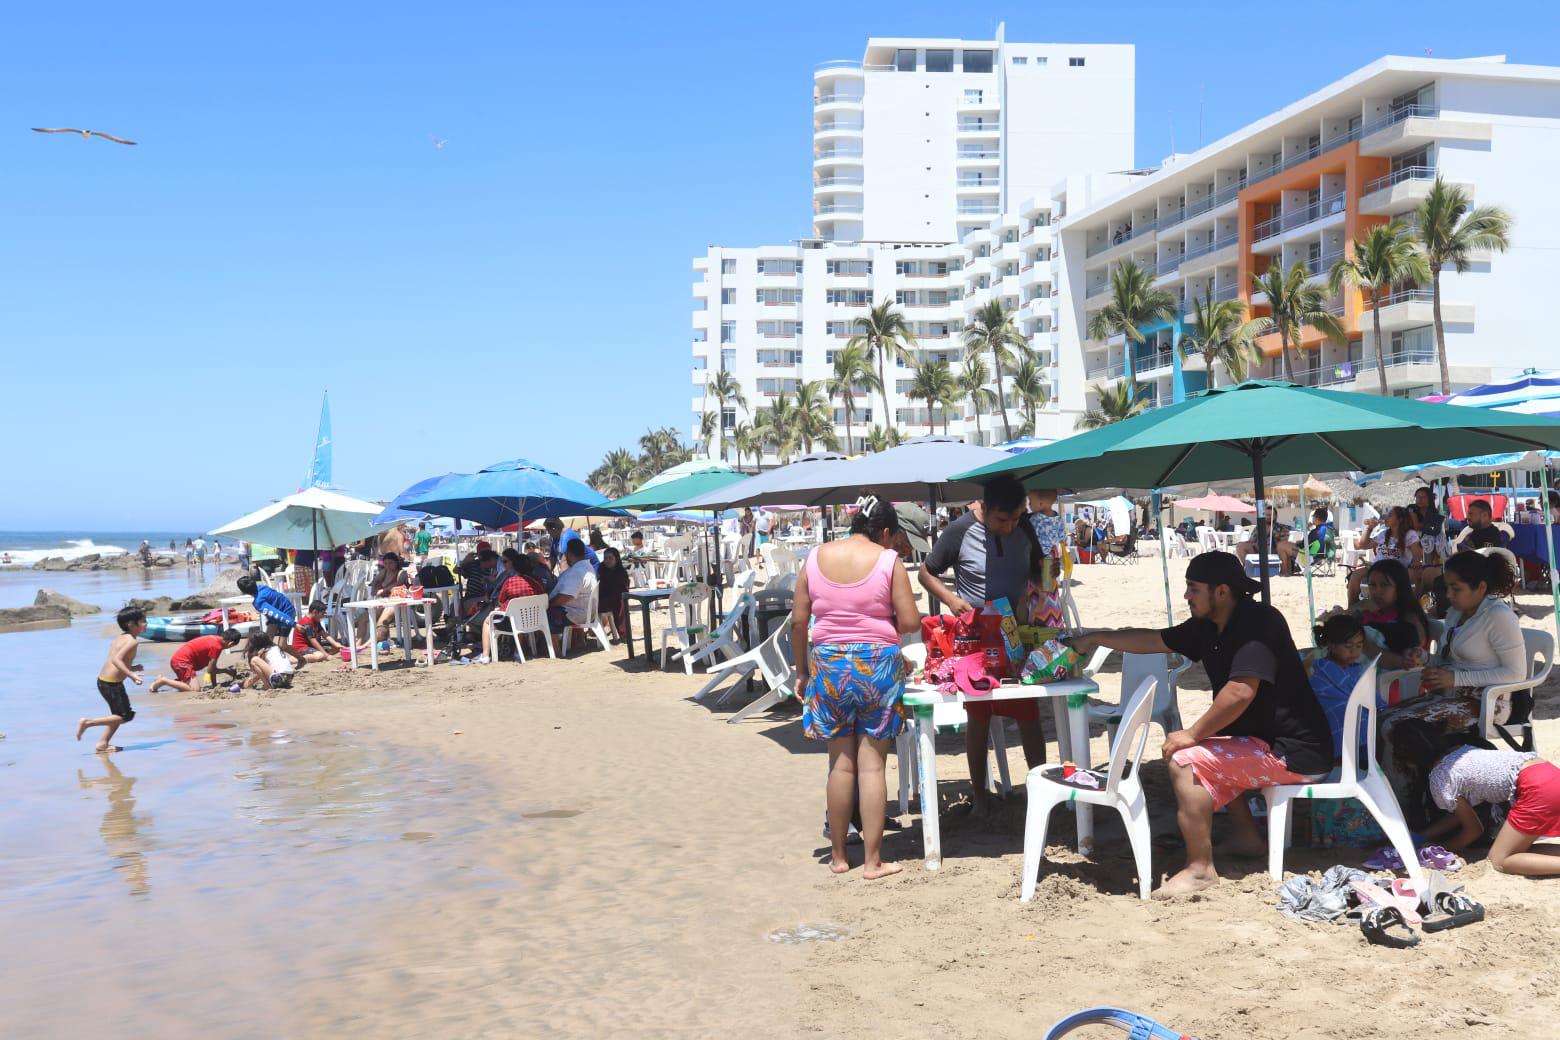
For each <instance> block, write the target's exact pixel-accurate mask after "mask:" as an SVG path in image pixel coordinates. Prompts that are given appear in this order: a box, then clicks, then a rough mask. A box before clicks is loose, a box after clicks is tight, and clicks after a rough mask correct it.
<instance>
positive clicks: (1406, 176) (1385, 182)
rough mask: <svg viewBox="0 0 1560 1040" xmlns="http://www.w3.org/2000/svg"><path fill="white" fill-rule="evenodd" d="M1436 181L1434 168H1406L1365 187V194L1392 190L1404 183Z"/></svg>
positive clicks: (1379, 178) (1378, 178)
mask: <svg viewBox="0 0 1560 1040" xmlns="http://www.w3.org/2000/svg"><path fill="white" fill-rule="evenodd" d="M1433 180H1435V167H1434V166H1405V167H1403V168H1402V169H1401V170H1394V171H1392V172H1391V173H1389V174H1387V175H1386V176H1385V177H1377V178H1376V179H1375V180H1373V181H1371V182H1370V183H1369V184H1367V185H1365V194H1367V195H1369V194H1370V193H1371V192H1373V191H1380V190H1381V189H1383V188H1390V187H1392V185H1394V184H1402V183H1403V182H1404V181H1433Z"/></svg>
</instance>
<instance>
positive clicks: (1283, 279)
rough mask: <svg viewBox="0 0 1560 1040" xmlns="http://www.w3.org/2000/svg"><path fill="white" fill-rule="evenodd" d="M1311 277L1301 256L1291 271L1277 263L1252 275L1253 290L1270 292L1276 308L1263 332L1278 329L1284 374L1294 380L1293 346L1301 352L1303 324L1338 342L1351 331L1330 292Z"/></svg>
mask: <svg viewBox="0 0 1560 1040" xmlns="http://www.w3.org/2000/svg"><path fill="white" fill-rule="evenodd" d="M1310 277H1311V273H1310V272H1309V271H1307V270H1306V269H1305V264H1303V263H1301V262H1300V261H1299V260H1296V261H1295V262H1294V264H1292V265H1291V266H1290V268H1289V270H1288V271H1285V270H1284V269H1283V267H1282V266H1280V265H1279V264H1277V263H1274V264H1273V265H1272V266H1270V267H1269V268H1268V269H1267V271H1266V272H1264V273H1263V274H1260V275H1259V274H1255V273H1253V274H1252V276H1251V288H1252V291H1253V292H1260V293H1266V294H1267V305H1268V309H1269V310H1270V311H1272V315H1271V316H1270V317H1268V318H1266V319H1263V320H1264V322H1265V323H1264V325H1263V326H1262V328H1263V334H1266V333H1269V332H1277V333H1278V353H1279V357H1281V358H1282V359H1283V363H1284V378H1285V379H1287V380H1289V381H1291V382H1293V381H1294V378H1295V374H1294V366H1293V364H1291V362H1290V358H1289V348H1290V346H1291V345H1293V346H1294V348H1295V353H1296V354H1299V353H1300V330H1301V329H1302V328H1303V327H1305V326H1306V325H1309V326H1311V327H1312V328H1313V329H1315V330H1316V331H1317V332H1320V333H1321V334H1322V335H1324V336H1326V337H1327V338H1328V339H1330V340H1332V341H1333V342H1334V343H1343V342H1345V341H1346V340H1347V339H1348V334H1347V333H1346V332H1344V331H1343V322H1341V321H1339V320H1338V316H1337V315H1336V314H1334V313H1333V312H1332V311H1330V310H1328V309H1327V305H1328V299H1327V298H1328V296H1329V295H1330V293H1328V291H1327V290H1325V289H1323V288H1322V287H1321V286H1319V285H1311V284H1310V282H1309V279H1310Z"/></svg>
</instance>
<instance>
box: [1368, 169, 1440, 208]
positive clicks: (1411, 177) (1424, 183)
mask: <svg viewBox="0 0 1560 1040" xmlns="http://www.w3.org/2000/svg"><path fill="white" fill-rule="evenodd" d="M1434 181H1435V167H1434V166H1405V167H1404V168H1403V169H1401V170H1397V171H1395V172H1393V173H1390V174H1388V175H1387V176H1385V177H1377V178H1376V179H1375V180H1373V181H1371V182H1370V183H1368V184H1366V185H1365V191H1364V194H1362V195H1361V196H1360V212H1361V213H1368V214H1370V215H1371V216H1377V217H1389V216H1397V215H1398V214H1400V213H1407V212H1409V211H1410V210H1412V209H1413V208H1414V207H1416V206H1418V205H1419V203H1420V201H1421V200H1422V199H1424V197H1425V196H1426V195H1428V194H1430V185H1431V184H1432V183H1433V182H1434Z"/></svg>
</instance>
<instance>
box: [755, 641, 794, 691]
mask: <svg viewBox="0 0 1560 1040" xmlns="http://www.w3.org/2000/svg"><path fill="white" fill-rule="evenodd" d="M758 670H759V671H760V672H762V673H763V675H764V681H765V682H767V683H769V687H770V689H772V690H776V691H778V690H780V689H781V688H783V687H789V686H790V685H791V680H792V679H793V678H794V676H795V672H796V664H795V662H793V661H792V660H791V626H789V625H781V626H780V627H779V628H777V629H776V630H775V631H774V633H773V634H771V635H770V637H769V638H768V639H766V640H764V642H763V644H762V645H760V646H759V648H758ZM792 692H794V691H792Z"/></svg>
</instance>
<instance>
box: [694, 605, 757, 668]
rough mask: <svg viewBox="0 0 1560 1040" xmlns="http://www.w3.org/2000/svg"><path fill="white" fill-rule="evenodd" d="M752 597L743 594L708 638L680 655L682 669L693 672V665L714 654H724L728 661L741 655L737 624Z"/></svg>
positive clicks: (745, 612) (740, 620)
mask: <svg viewBox="0 0 1560 1040" xmlns="http://www.w3.org/2000/svg"><path fill="white" fill-rule="evenodd" d="M752 599H753V597H751V596H749V595H746V594H744V595H743V596H742V597H741V598H740V599H738V600H737V602H736V603H735V604H734V605H733V606H732V608H731V611H730V612H729V613H728V614H727V615H726V617H725V619H724V620H723V621H721V623H720V625H719V626H718V627H716V629H715V631H713V632H711V633H710V636H709V638H708V639H702V640H700V641H699V642H698V643H696V644H695V645H694V646H693V647H692V648H690V649H689V650H688V651H687V652H686V653H684V654H683V655H682V659H683V666H684V669H685V670H686V671H687V672H688V674H689V675H692V674H693V666H694V665H696V664H698V663H699V662H700V661H705V660H713V659H714V657H715V655H716V654H721V655H724V656H725V658H726V660H728V661H730V660H732V659H734V658H737V657H740V656H741V655H742V643H741V641H740V640H739V639H738V638H737V625H739V624H740V623H741V622H742V618H743V617H744V616H745V615H746V614H747V612H748V606H749V604H750V603H751V602H752Z"/></svg>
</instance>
